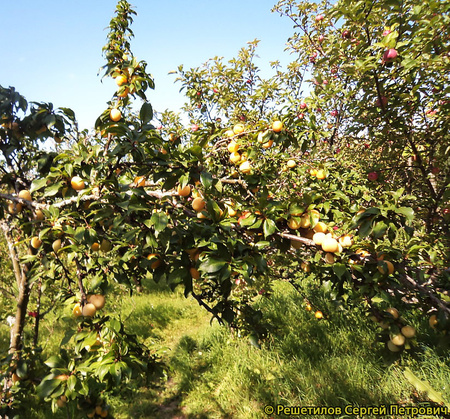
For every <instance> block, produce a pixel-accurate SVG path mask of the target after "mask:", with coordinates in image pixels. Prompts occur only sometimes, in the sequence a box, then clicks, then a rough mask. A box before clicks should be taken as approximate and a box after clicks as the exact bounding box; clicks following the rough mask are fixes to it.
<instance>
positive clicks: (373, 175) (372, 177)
mask: <svg viewBox="0 0 450 419" xmlns="http://www.w3.org/2000/svg"><path fill="white" fill-rule="evenodd" d="M367 179H369V180H370V181H371V182H374V181H375V180H377V179H378V173H377V172H370V173H369V174H368V175H367Z"/></svg>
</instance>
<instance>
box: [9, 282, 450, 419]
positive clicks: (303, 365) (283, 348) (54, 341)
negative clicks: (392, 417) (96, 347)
mask: <svg viewBox="0 0 450 419" xmlns="http://www.w3.org/2000/svg"><path fill="white" fill-rule="evenodd" d="M149 285H150V291H149V292H148V293H142V294H135V295H133V296H129V295H127V294H125V293H123V294H121V295H120V296H118V298H116V299H110V300H109V301H108V304H107V307H106V309H107V310H108V311H111V312H115V313H117V314H119V315H120V316H121V318H122V319H123V320H124V321H125V324H126V330H127V332H129V333H135V334H136V335H138V336H139V337H140V339H141V340H142V341H143V342H145V343H146V344H147V345H148V346H151V347H153V348H156V349H158V350H159V351H160V353H161V354H162V356H163V359H164V361H165V362H166V363H167V365H168V367H169V369H168V373H167V381H165V382H164V383H162V384H161V385H160V386H159V387H158V386H154V387H152V388H141V389H140V390H138V391H137V393H136V394H135V396H134V397H133V398H132V399H125V398H123V399H121V398H119V397H117V398H114V399H111V400H110V403H111V406H112V408H113V412H114V415H115V417H116V418H161V419H165V418H167V419H168V418H178V419H192V418H198V419H202V418H205V419H206V418H208V419H215V418H217V419H219V418H237V419H252V418H262V417H266V416H265V415H264V414H263V413H262V408H263V407H264V406H265V405H267V404H270V405H276V404H283V405H285V406H341V407H344V406H345V405H348V404H352V405H357V406H369V405H372V406H379V405H382V404H385V405H387V404H393V403H404V404H408V405H411V404H417V403H418V402H419V401H423V400H426V395H425V394H420V393H418V392H417V390H416V389H415V388H414V387H413V386H412V385H411V384H410V383H409V382H408V381H407V380H406V378H405V377H404V375H403V370H404V369H405V368H406V367H409V368H410V369H411V370H412V371H413V372H414V374H415V375H416V376H417V377H419V378H420V379H422V380H425V381H428V382H429V383H430V384H431V386H432V387H433V389H434V390H436V391H438V392H440V393H441V394H442V396H443V397H444V399H445V400H446V401H447V402H448V401H450V386H449V384H448V383H449V382H450V356H449V352H448V351H447V350H446V348H445V347H444V348H442V349H441V350H439V349H438V351H436V350H432V349H430V348H429V347H428V345H427V342H433V340H435V336H433V333H434V332H433V331H430V329H429V328H428V327H426V319H425V320H424V321H425V324H423V321H422V319H415V318H413V317H411V318H409V319H408V321H410V322H412V324H414V325H415V326H416V327H417V329H418V334H419V339H418V343H417V346H416V348H415V350H414V351H412V353H411V354H406V353H404V354H403V355H398V354H392V353H389V352H387V351H386V349H385V348H384V346H383V344H381V343H379V342H377V340H376V336H377V333H378V332H379V330H378V329H377V326H376V324H375V323H372V322H370V321H368V320H367V319H365V318H364V316H363V315H362V311H361V313H360V312H358V310H356V313H355V314H354V315H352V316H351V317H350V318H348V317H346V316H345V315H344V313H343V312H340V311H338V310H336V309H334V308H333V306H332V305H331V303H329V302H327V301H326V300H324V299H321V296H320V292H318V293H317V298H318V302H320V304H321V308H322V309H323V311H324V313H326V314H327V316H329V319H323V320H317V319H315V318H314V314H313V312H308V311H306V310H305V305H304V300H303V297H301V295H300V294H299V293H297V292H296V291H295V290H294V289H293V288H292V287H291V286H290V285H289V284H287V283H283V282H280V283H277V284H276V286H275V287H274V292H273V294H272V295H271V297H270V298H263V299H260V300H259V301H258V302H257V304H258V305H259V306H260V308H261V309H262V311H263V312H264V313H265V317H266V319H267V320H268V323H269V324H270V325H271V327H272V333H271V334H270V335H269V337H268V338H267V340H266V341H265V342H263V343H262V349H261V350H259V349H257V348H255V347H254V346H252V345H251V344H250V343H249V341H248V339H246V338H240V337H238V336H237V335H236V333H234V334H232V333H231V332H230V331H229V330H228V329H227V328H225V327H221V326H219V325H217V324H216V323H213V324H212V325H211V324H210V316H209V314H208V313H206V312H205V310H203V309H202V308H201V307H199V306H198V304H197V303H196V301H195V300H193V299H190V298H188V299H186V298H184V297H183V295H182V294H181V293H179V292H175V293H172V292H170V291H169V290H167V289H166V288H165V287H164V285H156V284H151V283H150V284H149ZM66 326H67V325H66V324H64V323H63V321H62V320H58V319H56V318H51V316H49V317H48V318H47V319H46V320H45V321H44V322H43V324H42V331H43V333H44V331H45V335H46V336H51V339H49V340H48V341H47V340H45V342H42V343H44V350H45V351H46V352H48V353H50V352H51V350H52V349H53V348H55V347H56V346H57V345H59V342H60V339H61V338H62V336H63V333H64V328H65V327H66ZM2 332H3V329H2ZM42 341H44V339H43V338H42ZM55 417H56V416H55ZM60 417H62V416H60ZM276 417H283V416H276ZM342 417H345V416H342Z"/></svg>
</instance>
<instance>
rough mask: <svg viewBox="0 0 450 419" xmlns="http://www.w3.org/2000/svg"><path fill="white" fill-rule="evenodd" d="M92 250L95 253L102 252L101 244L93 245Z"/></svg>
mask: <svg viewBox="0 0 450 419" xmlns="http://www.w3.org/2000/svg"><path fill="white" fill-rule="evenodd" d="M91 250H92V251H94V252H98V251H99V250H100V243H97V242H95V243H92V246H91Z"/></svg>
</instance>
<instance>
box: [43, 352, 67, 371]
mask: <svg viewBox="0 0 450 419" xmlns="http://www.w3.org/2000/svg"><path fill="white" fill-rule="evenodd" d="M44 364H45V365H47V366H48V367H50V368H58V367H63V366H64V361H63V360H62V359H61V358H60V357H59V356H57V355H53V356H51V357H50V358H49V359H47V361H45V362H44Z"/></svg>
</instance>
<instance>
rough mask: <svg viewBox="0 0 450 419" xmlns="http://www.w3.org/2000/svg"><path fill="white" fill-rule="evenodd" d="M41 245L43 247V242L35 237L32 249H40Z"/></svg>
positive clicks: (32, 240)
mask: <svg viewBox="0 0 450 419" xmlns="http://www.w3.org/2000/svg"><path fill="white" fill-rule="evenodd" d="M41 245H42V241H41V240H40V239H39V237H38V236H34V237H33V238H32V239H31V247H32V248H34V249H39V248H40V247H41Z"/></svg>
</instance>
